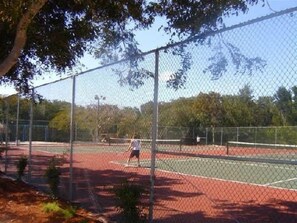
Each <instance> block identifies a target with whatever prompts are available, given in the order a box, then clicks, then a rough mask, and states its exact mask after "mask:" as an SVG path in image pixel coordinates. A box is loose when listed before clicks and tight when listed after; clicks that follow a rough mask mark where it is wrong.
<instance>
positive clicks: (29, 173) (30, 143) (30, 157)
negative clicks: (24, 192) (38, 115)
mask: <svg viewBox="0 0 297 223" xmlns="http://www.w3.org/2000/svg"><path fill="white" fill-rule="evenodd" d="M34 97H35V95H34V89H33V90H32V95H31V103H30V124H29V157H28V182H30V181H31V171H32V129H33V104H34Z"/></svg>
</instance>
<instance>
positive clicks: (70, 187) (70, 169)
mask: <svg viewBox="0 0 297 223" xmlns="http://www.w3.org/2000/svg"><path fill="white" fill-rule="evenodd" d="M75 80H76V78H75V76H73V81H72V102H71V114H70V167H69V175H70V176H69V200H70V201H72V199H73V139H74V137H73V133H74V127H75V126H74V123H75V122H74V108H75Z"/></svg>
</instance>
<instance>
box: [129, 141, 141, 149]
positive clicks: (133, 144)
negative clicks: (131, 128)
mask: <svg viewBox="0 0 297 223" xmlns="http://www.w3.org/2000/svg"><path fill="white" fill-rule="evenodd" d="M130 146H131V147H132V150H140V147H141V146H140V140H139V139H132V140H131V144H130Z"/></svg>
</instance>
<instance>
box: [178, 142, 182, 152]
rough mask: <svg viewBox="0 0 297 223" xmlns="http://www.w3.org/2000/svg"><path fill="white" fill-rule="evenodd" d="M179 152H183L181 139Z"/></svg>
mask: <svg viewBox="0 0 297 223" xmlns="http://www.w3.org/2000/svg"><path fill="white" fill-rule="evenodd" d="M179 151H180V152H181V151H182V140H181V139H180V140H179Z"/></svg>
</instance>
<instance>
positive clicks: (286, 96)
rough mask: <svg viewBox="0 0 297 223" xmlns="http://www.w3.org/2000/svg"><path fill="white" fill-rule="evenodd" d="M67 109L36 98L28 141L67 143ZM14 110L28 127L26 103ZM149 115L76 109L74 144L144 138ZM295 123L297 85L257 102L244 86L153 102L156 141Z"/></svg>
mask: <svg viewBox="0 0 297 223" xmlns="http://www.w3.org/2000/svg"><path fill="white" fill-rule="evenodd" d="M17 101H18V99H17V96H16V95H14V96H10V97H8V98H0V102H1V109H0V120H1V122H2V123H5V122H6V114H8V119H7V120H8V121H9V125H10V132H11V134H13V132H14V129H15V124H16V119H17ZM70 108H71V104H70V103H68V102H65V101H57V100H54V101H48V100H42V101H41V102H40V103H38V104H35V105H34V114H33V117H34V121H33V125H34V128H33V139H34V138H35V140H49V141H68V140H69V129H70ZM7 109H8V110H7ZM19 111H20V112H19V127H20V129H23V128H24V126H27V128H28V126H29V116H30V101H29V99H25V98H21V99H20V110H19ZM152 115H153V102H152V101H150V102H147V103H145V104H142V105H141V106H140V108H137V107H121V108H120V107H118V106H117V105H109V104H102V105H100V106H99V107H98V106H97V105H96V104H90V105H87V106H76V108H75V140H77V141H96V140H102V138H104V137H105V136H111V137H130V136H131V135H132V134H133V133H134V132H141V134H142V137H144V138H150V132H151V121H152ZM295 125H297V86H294V87H292V88H289V89H287V88H285V87H279V88H278V90H277V91H276V92H275V94H274V95H273V96H260V97H258V98H256V97H254V95H253V90H252V89H251V87H250V86H249V85H245V86H244V87H243V88H242V89H240V90H239V92H238V93H237V94H234V95H221V94H220V93H217V92H209V93H202V92H201V93H199V94H198V95H196V96H194V97H189V98H183V97H182V98H178V99H175V100H172V101H170V102H159V138H182V137H195V135H199V129H200V130H201V129H205V128H207V127H208V128H209V127H252V126H295ZM35 130H36V131H35ZM23 131H26V129H23ZM38 132H39V133H38ZM34 133H35V134H34ZM20 134H22V130H21V131H20ZM21 139H22V138H21Z"/></svg>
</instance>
